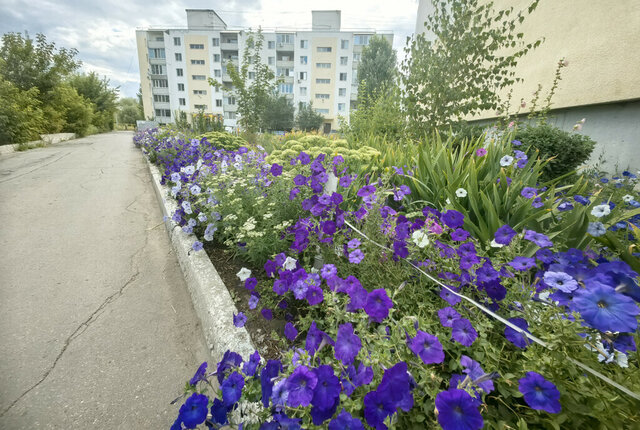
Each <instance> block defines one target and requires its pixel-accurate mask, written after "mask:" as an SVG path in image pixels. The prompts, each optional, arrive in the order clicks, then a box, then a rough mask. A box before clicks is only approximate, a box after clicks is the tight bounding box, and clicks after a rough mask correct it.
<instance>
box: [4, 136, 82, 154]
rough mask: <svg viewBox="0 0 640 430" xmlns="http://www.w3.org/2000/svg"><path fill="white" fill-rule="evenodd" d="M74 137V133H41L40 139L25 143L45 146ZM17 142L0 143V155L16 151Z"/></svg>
mask: <svg viewBox="0 0 640 430" xmlns="http://www.w3.org/2000/svg"><path fill="white" fill-rule="evenodd" d="M75 138H76V134H75V133H55V134H41V135H40V140H34V141H32V142H27V143H26V144H27V145H31V146H35V145H38V144H45V145H46V146H49V145H55V144H56V143H60V142H66V141H67V140H72V139H75ZM19 146H20V145H18V144H12V145H2V146H0V155H4V154H11V153H14V152H18V147H19Z"/></svg>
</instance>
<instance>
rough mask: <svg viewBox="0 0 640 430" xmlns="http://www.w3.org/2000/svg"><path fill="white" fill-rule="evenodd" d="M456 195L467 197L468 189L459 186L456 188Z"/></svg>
mask: <svg viewBox="0 0 640 430" xmlns="http://www.w3.org/2000/svg"><path fill="white" fill-rule="evenodd" d="M456 196H458V197H467V190H465V189H464V188H458V189H457V190H456Z"/></svg>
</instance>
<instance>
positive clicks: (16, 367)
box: [0, 132, 208, 429]
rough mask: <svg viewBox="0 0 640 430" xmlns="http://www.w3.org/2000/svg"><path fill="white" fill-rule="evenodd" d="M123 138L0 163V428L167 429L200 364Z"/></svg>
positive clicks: (178, 282)
mask: <svg viewBox="0 0 640 430" xmlns="http://www.w3.org/2000/svg"><path fill="white" fill-rule="evenodd" d="M150 180H151V178H150V175H149V173H148V171H147V168H146V166H145V162H144V160H143V158H142V155H141V153H140V151H139V150H138V149H136V148H135V147H134V146H133V143H132V133H130V132H114V133H109V134H102V135H95V136H90V137H87V138H83V139H78V140H74V141H69V142H65V143H62V144H58V145H55V146H50V147H47V148H42V149H34V150H30V151H27V152H24V153H15V154H11V155H5V156H0V221H1V224H0V428H2V429H22V428H24V429H35V428H56V429H89V428H92V429H117V428H123V429H124V428H126V429H157V428H168V427H169V426H170V425H171V423H172V422H173V420H174V419H175V417H176V415H177V410H178V407H179V404H178V405H169V402H170V401H171V400H173V398H175V397H176V396H177V395H178V394H180V392H181V389H182V388H183V387H184V383H185V381H186V380H187V379H188V378H190V377H191V376H192V375H193V372H194V371H195V369H196V368H197V366H198V365H199V364H200V363H201V362H202V361H204V360H206V359H207V358H208V353H207V349H206V346H205V343H204V338H203V336H202V331H201V329H200V327H199V325H198V321H197V319H196V316H195V313H194V311H193V307H192V304H191V299H190V297H189V293H188V291H187V287H186V285H185V283H184V280H183V278H182V274H181V271H180V267H179V266H178V263H177V261H176V259H175V256H174V255H173V252H172V251H171V246H170V243H169V240H168V237H167V234H166V232H165V230H164V224H162V212H161V211H160V208H159V206H158V203H157V201H156V197H155V195H154V192H153V188H152V185H151V182H150Z"/></svg>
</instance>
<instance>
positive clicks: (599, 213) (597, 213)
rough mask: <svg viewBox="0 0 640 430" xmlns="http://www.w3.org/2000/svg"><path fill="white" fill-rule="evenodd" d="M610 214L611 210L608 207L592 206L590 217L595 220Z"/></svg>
mask: <svg viewBox="0 0 640 430" xmlns="http://www.w3.org/2000/svg"><path fill="white" fill-rule="evenodd" d="M610 213H611V208H610V207H609V205H598V206H594V207H593V209H592V210H591V215H593V216H594V217H596V218H602V217H603V216H607V215H609V214H610Z"/></svg>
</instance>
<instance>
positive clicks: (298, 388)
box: [287, 366, 318, 408]
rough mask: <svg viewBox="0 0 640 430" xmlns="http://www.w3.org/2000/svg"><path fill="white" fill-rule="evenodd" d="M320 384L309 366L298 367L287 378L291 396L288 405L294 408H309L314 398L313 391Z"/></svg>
mask: <svg viewBox="0 0 640 430" xmlns="http://www.w3.org/2000/svg"><path fill="white" fill-rule="evenodd" d="M317 383H318V377H317V376H316V374H315V373H314V372H313V371H312V370H310V369H309V368H308V367H307V366H298V367H296V369H295V370H294V371H293V373H292V374H291V375H290V376H289V377H288V378H287V390H288V391H289V396H288V398H287V403H288V405H289V406H290V407H292V408H297V407H298V406H309V404H310V403H311V399H312V398H313V391H314V389H315V388H316V384H317Z"/></svg>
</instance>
